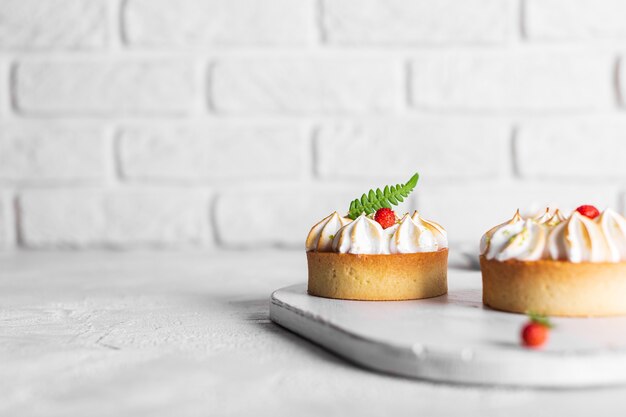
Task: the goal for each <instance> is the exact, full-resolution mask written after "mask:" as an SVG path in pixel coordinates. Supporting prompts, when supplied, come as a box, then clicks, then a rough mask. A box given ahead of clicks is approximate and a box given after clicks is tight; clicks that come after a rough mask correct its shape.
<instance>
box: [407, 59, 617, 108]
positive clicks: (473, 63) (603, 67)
mask: <svg viewBox="0 0 626 417" xmlns="http://www.w3.org/2000/svg"><path fill="white" fill-rule="evenodd" d="M612 64H613V62H612V60H611V57H610V56H608V55H604V54H598V53H576V54H573V53H570V52H564V53H563V52H543V51H542V52H539V53H537V52H534V51H532V52H519V51H515V52H512V51H487V52H476V51H471V52H469V51H455V52H443V53H428V54H424V55H422V56H419V57H417V58H415V59H414V60H413V61H412V66H411V82H412V89H411V97H412V100H413V103H414V105H415V107H417V108H424V109H441V110H458V109H461V110H491V111H499V110H537V111H538V110H594V109H597V108H606V107H609V106H611V105H612V104H613V101H614V96H615V91H614V90H613V88H612V87H613V81H612V75H611V74H612V73H613V72H614V69H613V67H612Z"/></svg>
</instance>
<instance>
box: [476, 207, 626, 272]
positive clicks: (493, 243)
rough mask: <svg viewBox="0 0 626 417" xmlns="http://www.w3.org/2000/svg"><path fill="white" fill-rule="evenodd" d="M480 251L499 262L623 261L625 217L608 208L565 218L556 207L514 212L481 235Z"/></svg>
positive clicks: (573, 214) (625, 232)
mask: <svg viewBox="0 0 626 417" xmlns="http://www.w3.org/2000/svg"><path fill="white" fill-rule="evenodd" d="M480 253H481V254H482V255H484V256H485V257H486V258H487V259H496V260H499V261H505V260H509V259H516V260H521V261H534V260H539V259H552V260H561V261H568V262H574V263H578V262H621V261H626V218H624V217H623V216H622V215H620V214H618V213H616V212H615V211H613V210H610V209H607V210H605V211H604V212H603V213H602V214H601V215H600V216H599V217H598V218H596V219H590V218H588V217H586V216H583V215H581V214H580V213H579V212H577V211H574V212H573V213H572V214H571V215H570V216H569V217H568V218H565V217H564V216H563V215H562V214H561V212H560V211H559V210H558V209H557V210H555V211H554V212H553V213H551V212H550V210H549V209H547V210H546V212H545V213H543V214H541V215H539V216H536V217H534V218H529V219H523V218H522V217H521V216H520V215H519V211H518V212H517V213H515V216H514V217H513V218H512V219H511V220H509V221H508V222H505V223H502V224H500V225H498V226H496V227H494V228H492V229H490V230H489V231H488V232H487V233H485V234H484V235H483V238H482V239H481V246H480Z"/></svg>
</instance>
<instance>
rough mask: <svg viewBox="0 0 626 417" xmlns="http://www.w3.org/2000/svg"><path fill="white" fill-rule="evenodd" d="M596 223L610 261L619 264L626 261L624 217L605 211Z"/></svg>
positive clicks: (625, 221)
mask: <svg viewBox="0 0 626 417" xmlns="http://www.w3.org/2000/svg"><path fill="white" fill-rule="evenodd" d="M598 221H599V223H600V227H601V228H602V232H603V233H604V237H605V238H606V243H607V245H608V247H609V253H610V258H611V261H613V262H619V261H620V260H623V259H626V219H625V218H624V216H622V215H620V214H618V213H616V212H615V211H613V210H611V209H606V210H604V212H603V213H602V214H601V215H600V218H599V219H598Z"/></svg>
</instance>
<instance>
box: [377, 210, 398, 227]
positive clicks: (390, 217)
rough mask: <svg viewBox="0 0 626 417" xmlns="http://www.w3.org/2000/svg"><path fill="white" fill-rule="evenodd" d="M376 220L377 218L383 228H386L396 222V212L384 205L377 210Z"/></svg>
mask: <svg viewBox="0 0 626 417" xmlns="http://www.w3.org/2000/svg"><path fill="white" fill-rule="evenodd" d="M374 220H376V221H377V222H378V223H379V224H380V225H381V226H382V227H383V229H386V228H388V227H391V226H393V225H394V224H396V213H394V212H393V210H392V209H390V208H386V207H383V208H381V209H378V210H377V211H376V214H375V215H374Z"/></svg>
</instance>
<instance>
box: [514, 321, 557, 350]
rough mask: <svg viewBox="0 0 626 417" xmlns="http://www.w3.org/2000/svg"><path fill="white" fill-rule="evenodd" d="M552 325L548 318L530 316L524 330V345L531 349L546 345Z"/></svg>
mask: <svg viewBox="0 0 626 417" xmlns="http://www.w3.org/2000/svg"><path fill="white" fill-rule="evenodd" d="M550 328H552V324H551V323H550V321H549V320H548V318H547V317H544V316H539V315H536V314H530V321H529V322H528V323H526V324H525V325H524V327H523V328H522V334H521V336H522V344H523V345H524V346H526V347H530V348H538V347H541V346H542V345H543V344H545V343H546V341H547V340H548V336H549V334H550Z"/></svg>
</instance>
